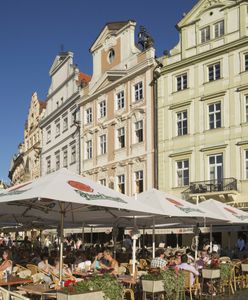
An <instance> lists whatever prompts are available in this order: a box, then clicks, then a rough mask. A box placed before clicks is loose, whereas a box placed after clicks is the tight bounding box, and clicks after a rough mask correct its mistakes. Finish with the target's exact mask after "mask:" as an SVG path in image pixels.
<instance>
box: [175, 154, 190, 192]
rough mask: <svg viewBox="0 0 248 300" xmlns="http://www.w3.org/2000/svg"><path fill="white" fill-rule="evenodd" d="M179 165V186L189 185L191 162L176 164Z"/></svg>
mask: <svg viewBox="0 0 248 300" xmlns="http://www.w3.org/2000/svg"><path fill="white" fill-rule="evenodd" d="M176 164H177V186H178V187H183V186H186V185H189V161H188V160H187V159H185V160H180V161H177V162H176Z"/></svg>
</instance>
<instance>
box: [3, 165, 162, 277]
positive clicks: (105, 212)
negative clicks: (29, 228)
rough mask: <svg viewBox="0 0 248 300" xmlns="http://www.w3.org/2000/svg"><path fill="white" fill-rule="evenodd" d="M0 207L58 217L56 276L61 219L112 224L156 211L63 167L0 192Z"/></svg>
mask: <svg viewBox="0 0 248 300" xmlns="http://www.w3.org/2000/svg"><path fill="white" fill-rule="evenodd" d="M0 208H1V214H14V215H15V216H23V217H25V218H27V217H29V216H31V217H33V218H37V217H38V218H40V217H42V218H44V219H46V220H52V221H59V220H60V223H61V247H60V249H61V251H60V262H61V263H60V279H61V274H62V272H61V271H62V243H63V228H64V222H68V223H79V224H82V222H85V223H89V222H91V223H93V222H94V223H96V221H97V220H98V219H99V220H101V221H108V222H112V223H114V222H115V220H117V219H118V218H120V217H121V216H135V215H141V216H142V215H153V214H159V213H160V212H159V211H157V210H156V209H153V208H152V207H148V206H146V205H142V204H141V203H136V202H134V201H133V200H132V199H131V198H129V197H128V196H125V195H123V194H121V193H118V192H116V191H114V190H112V189H109V188H107V187H105V186H102V185H100V184H98V183H96V182H94V181H92V180H90V179H88V178H86V177H82V176H80V175H78V174H74V173H72V172H70V171H68V170H67V169H60V170H58V171H56V172H54V173H51V174H49V175H46V176H43V177H40V178H38V179H36V180H34V181H31V182H27V183H24V184H21V185H18V186H14V187H12V188H10V189H7V190H5V191H4V192H0ZM97 223H99V222H97Z"/></svg>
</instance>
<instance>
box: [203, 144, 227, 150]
mask: <svg viewBox="0 0 248 300" xmlns="http://www.w3.org/2000/svg"><path fill="white" fill-rule="evenodd" d="M227 146H228V144H222V145H214V146H209V147H205V148H201V149H200V151H201V152H207V151H212V150H220V149H225V148H226V147H227Z"/></svg>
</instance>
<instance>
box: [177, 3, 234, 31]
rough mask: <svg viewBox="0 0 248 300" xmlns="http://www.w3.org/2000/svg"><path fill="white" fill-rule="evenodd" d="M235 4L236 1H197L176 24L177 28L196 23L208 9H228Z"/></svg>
mask: <svg viewBox="0 0 248 300" xmlns="http://www.w3.org/2000/svg"><path fill="white" fill-rule="evenodd" d="M235 3H237V0H199V1H198V2H197V3H196V5H195V6H194V7H193V8H192V9H191V10H190V11H189V12H188V13H186V14H184V16H183V18H182V20H181V21H180V22H179V23H178V24H177V27H178V28H182V27H184V26H187V25H189V24H192V23H194V22H196V21H197V20H198V19H199V17H200V16H201V15H202V14H203V13H204V12H206V11H207V10H209V9H213V8H217V7H228V6H230V5H234V4H235Z"/></svg>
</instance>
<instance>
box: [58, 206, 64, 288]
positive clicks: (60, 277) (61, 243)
mask: <svg viewBox="0 0 248 300" xmlns="http://www.w3.org/2000/svg"><path fill="white" fill-rule="evenodd" d="M64 217H65V203H64V202H62V203H61V211H60V247H59V282H60V284H61V283H62V272H63V244H64Z"/></svg>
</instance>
